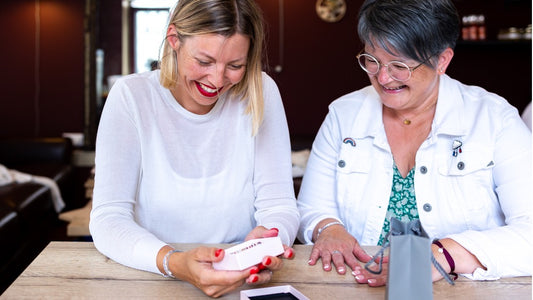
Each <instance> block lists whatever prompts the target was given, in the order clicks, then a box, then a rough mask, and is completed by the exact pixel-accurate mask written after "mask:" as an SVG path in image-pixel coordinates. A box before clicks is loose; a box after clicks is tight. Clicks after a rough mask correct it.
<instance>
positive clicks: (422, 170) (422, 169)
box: [420, 166, 428, 174]
mask: <svg viewBox="0 0 533 300" xmlns="http://www.w3.org/2000/svg"><path fill="white" fill-rule="evenodd" d="M427 172H428V168H426V167H425V166H421V167H420V173H422V174H426V173H427Z"/></svg>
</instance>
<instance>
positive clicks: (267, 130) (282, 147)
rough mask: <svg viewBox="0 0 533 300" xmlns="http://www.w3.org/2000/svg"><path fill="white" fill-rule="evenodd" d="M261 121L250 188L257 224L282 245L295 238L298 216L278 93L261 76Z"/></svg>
mask: <svg viewBox="0 0 533 300" xmlns="http://www.w3.org/2000/svg"><path fill="white" fill-rule="evenodd" d="M263 94H264V104H265V105H264V119H263V123H262V124H261V126H260V128H259V131H258V133H257V136H256V140H255V165H254V187H255V191H256V199H255V204H254V205H255V208H256V212H255V219H256V221H257V225H263V226H265V227H266V228H274V227H275V228H278V229H279V236H280V238H281V240H282V241H283V243H284V244H286V245H292V244H293V242H294V239H295V238H296V233H297V231H298V225H299V223H300V221H299V219H300V215H299V212H298V209H297V207H296V199H295V197H294V187H293V181H292V163H291V147H290V138H289V130H288V125H287V119H286V117H285V110H284V108H283V103H282V101H281V95H280V93H279V90H278V88H277V86H276V84H275V83H274V81H273V80H272V78H270V77H269V76H268V75H266V74H265V73H263Z"/></svg>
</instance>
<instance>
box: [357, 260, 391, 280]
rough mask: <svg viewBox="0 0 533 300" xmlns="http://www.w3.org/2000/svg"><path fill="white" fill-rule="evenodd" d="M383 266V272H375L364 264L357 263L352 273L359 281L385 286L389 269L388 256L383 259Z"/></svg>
mask: <svg viewBox="0 0 533 300" xmlns="http://www.w3.org/2000/svg"><path fill="white" fill-rule="evenodd" d="M381 268H382V269H381V273H379V274H373V273H371V272H368V270H366V269H365V267H364V266H361V265H357V266H356V267H355V268H354V269H353V271H352V275H353V276H354V277H355V281H357V283H366V284H368V285H369V286H383V285H385V284H386V283H387V275H388V271H389V264H388V257H387V258H385V259H384V260H383V263H382V265H381Z"/></svg>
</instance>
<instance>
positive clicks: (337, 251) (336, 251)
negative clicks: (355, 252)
mask: <svg viewBox="0 0 533 300" xmlns="http://www.w3.org/2000/svg"><path fill="white" fill-rule="evenodd" d="M335 253H339V254H342V253H341V252H340V251H339V250H335V251H333V252H331V255H333V254H335Z"/></svg>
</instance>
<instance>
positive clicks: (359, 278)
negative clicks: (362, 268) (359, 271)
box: [355, 275, 365, 281]
mask: <svg viewBox="0 0 533 300" xmlns="http://www.w3.org/2000/svg"><path fill="white" fill-rule="evenodd" d="M355 279H357V280H359V281H361V280H364V279H365V276H363V275H357V276H355Z"/></svg>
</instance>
